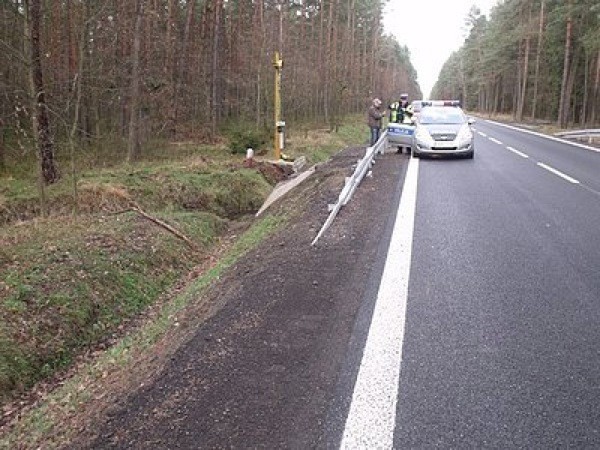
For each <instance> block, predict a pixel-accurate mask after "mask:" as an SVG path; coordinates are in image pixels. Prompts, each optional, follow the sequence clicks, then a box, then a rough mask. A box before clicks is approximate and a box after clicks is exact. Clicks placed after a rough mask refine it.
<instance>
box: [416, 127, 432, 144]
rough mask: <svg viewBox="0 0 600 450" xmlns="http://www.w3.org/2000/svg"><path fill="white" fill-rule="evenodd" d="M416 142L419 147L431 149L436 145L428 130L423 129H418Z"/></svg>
mask: <svg viewBox="0 0 600 450" xmlns="http://www.w3.org/2000/svg"><path fill="white" fill-rule="evenodd" d="M415 141H416V142H417V145H418V146H419V147H425V148H431V147H433V144H434V143H435V142H434V140H433V138H432V137H431V135H430V134H429V132H428V131H427V129H425V128H423V127H417V131H416V132H415Z"/></svg>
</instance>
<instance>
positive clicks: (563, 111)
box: [557, 0, 573, 128]
mask: <svg viewBox="0 0 600 450" xmlns="http://www.w3.org/2000/svg"><path fill="white" fill-rule="evenodd" d="M567 7H568V11H567V28H566V32H565V55H564V61H563V75H562V83H561V87H560V102H559V105H558V121H557V122H558V126H559V127H561V128H564V127H565V126H566V124H567V119H568V112H567V109H568V107H567V103H568V98H567V87H568V84H567V83H568V78H569V66H570V62H571V39H572V33H573V19H572V17H571V0H569V2H568V4H567Z"/></svg>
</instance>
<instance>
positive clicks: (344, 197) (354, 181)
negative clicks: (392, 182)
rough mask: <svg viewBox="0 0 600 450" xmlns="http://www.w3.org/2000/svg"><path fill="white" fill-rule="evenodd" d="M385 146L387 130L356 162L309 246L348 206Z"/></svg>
mask: <svg viewBox="0 0 600 450" xmlns="http://www.w3.org/2000/svg"><path fill="white" fill-rule="evenodd" d="M386 146H387V130H386V131H384V132H383V133H382V134H381V136H380V138H379V140H378V141H377V142H376V143H375V145H374V146H372V147H367V151H366V153H365V156H364V157H363V158H362V159H361V160H360V161H358V164H357V165H356V169H355V170H354V173H353V174H352V176H350V177H347V178H346V184H345V185H344V188H343V189H342V192H340V195H339V197H338V200H337V203H336V204H335V205H329V210H330V211H331V212H330V213H329V217H328V218H327V220H326V221H325V223H324V224H323V226H322V227H321V230H320V231H319V233H318V234H317V237H315V238H314V240H313V241H312V243H311V245H315V244H316V243H317V241H318V240H319V238H320V237H321V236H322V235H323V233H325V231H327V229H328V228H329V227H330V226H331V224H332V223H333V221H334V219H335V217H336V216H337V215H338V213H339V212H340V209H342V206H345V205H346V204H348V202H349V201H350V199H351V198H352V195H353V194H354V191H356V188H357V187H358V185H359V184H360V182H361V181H362V180H363V178H364V177H365V175H367V174H368V173H369V172H370V169H371V166H373V164H374V163H375V155H377V154H383V152H384V151H385V148H386Z"/></svg>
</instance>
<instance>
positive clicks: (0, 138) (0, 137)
mask: <svg viewBox="0 0 600 450" xmlns="http://www.w3.org/2000/svg"><path fill="white" fill-rule="evenodd" d="M4 151H5V150H4V120H2V117H0V172H4V171H5V170H6V159H5V157H4Z"/></svg>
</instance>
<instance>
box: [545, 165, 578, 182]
mask: <svg viewBox="0 0 600 450" xmlns="http://www.w3.org/2000/svg"><path fill="white" fill-rule="evenodd" d="M537 165H538V166H540V167H541V168H542V169H546V170H547V171H548V172H552V173H553V174H554V175H558V176H559V177H561V178H564V179H565V180H567V181H568V182H569V183H573V184H579V181H577V180H576V179H575V178H571V177H570V176H569V175H565V174H564V173H562V172H560V171H559V170H556V169H555V168H553V167H550V166H547V165H546V164H544V163H541V162H539V163H537Z"/></svg>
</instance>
